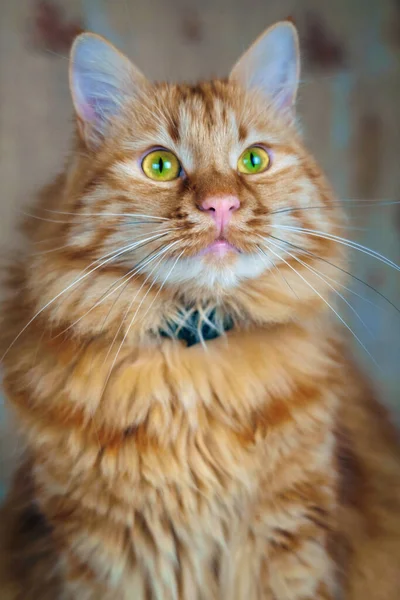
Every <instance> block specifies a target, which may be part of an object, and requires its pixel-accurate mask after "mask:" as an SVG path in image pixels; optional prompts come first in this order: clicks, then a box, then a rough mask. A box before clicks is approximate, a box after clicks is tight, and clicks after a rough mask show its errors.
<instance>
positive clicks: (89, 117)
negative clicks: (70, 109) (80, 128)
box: [80, 102, 96, 123]
mask: <svg viewBox="0 0 400 600" xmlns="http://www.w3.org/2000/svg"><path fill="white" fill-rule="evenodd" d="M80 108H81V118H82V119H83V120H84V121H89V122H90V123H92V122H93V121H94V120H95V118H96V112H95V110H94V108H93V107H92V106H91V105H90V104H88V103H87V102H84V103H82V104H81V107H80Z"/></svg>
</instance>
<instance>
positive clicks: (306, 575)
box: [0, 21, 400, 600]
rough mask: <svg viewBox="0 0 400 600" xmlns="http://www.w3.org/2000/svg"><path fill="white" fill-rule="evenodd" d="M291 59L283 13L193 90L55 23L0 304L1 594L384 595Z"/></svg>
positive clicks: (367, 458) (375, 455) (330, 227)
mask: <svg viewBox="0 0 400 600" xmlns="http://www.w3.org/2000/svg"><path fill="white" fill-rule="evenodd" d="M299 64H300V61H299V44H298V36H297V33H296V29H295V27H294V25H293V24H292V23H291V22H289V21H287V22H286V21H284V22H280V23H277V24H276V25H274V26H273V27H270V28H269V29H267V31H266V32H265V33H264V34H263V35H261V37H260V38H258V40H256V42H255V43H254V44H253V45H252V46H251V47H250V49H249V50H247V52H245V54H244V55H243V56H242V57H241V58H240V60H239V61H238V62H237V63H236V65H235V66H234V68H233V69H232V71H231V73H230V75H229V77H228V78H227V79H226V80H212V81H206V82H200V83H198V84H197V85H188V84H180V85H175V84H169V83H150V82H149V81H148V80H147V79H146V78H145V77H144V75H143V74H142V73H141V72H140V71H139V70H138V69H137V68H136V67H135V66H133V65H132V64H131V62H130V61H129V60H128V59H127V58H126V57H125V56H123V55H122V54H121V53H120V52H119V51H118V50H116V49H115V48H114V47H113V46H112V45H111V44H109V43H108V42H107V41H106V40H104V39H103V38H101V37H99V36H97V35H95V34H90V33H83V34H81V35H80V36H79V37H78V38H77V39H76V41H75V42H74V45H73V48H72V51H71V61H70V87H71V92H72V99H73V103H74V108H75V114H76V135H75V139H74V144H73V148H72V152H71V155H70V158H69V160H68V162H67V164H66V167H65V170H64V171H63V172H62V173H61V174H60V175H59V176H58V177H57V178H56V180H55V181H54V182H53V183H51V184H50V185H49V186H48V187H47V188H46V189H45V190H44V191H43V193H42V194H41V196H40V199H39V201H38V204H37V205H36V208H35V209H34V210H33V212H32V215H31V218H29V219H27V221H26V223H25V225H24V230H25V233H26V236H27V239H28V240H29V245H28V247H27V249H26V250H25V251H24V252H23V253H22V254H21V257H20V258H18V259H16V260H15V262H14V263H13V264H12V265H11V267H10V269H9V281H8V289H9V290H10V292H12V293H11V295H10V299H9V300H7V301H6V302H5V304H4V306H3V324H2V330H1V331H2V336H1V345H2V347H3V353H4V357H3V365H4V389H5V393H6V396H7V398H8V404H9V405H10V407H11V408H12V411H13V414H14V416H15V418H16V420H17V423H18V426H19V431H20V432H21V435H22V436H23V440H24V452H23V457H22V459H21V465H20V467H19V469H18V471H17V473H16V475H15V478H14V483H13V486H12V487H11V490H10V492H9V495H8V499H7V501H6V503H5V506H4V507H3V513H2V527H3V531H2V536H1V539H2V554H1V566H0V569H1V570H2V574H1V577H0V580H1V589H2V595H1V597H2V598H7V599H11V598H12V599H19V598H21V599H30V598H32V599H33V598H35V599H37V598H41V600H42V599H44V600H46V599H47V598H48V599H50V598H51V599H52V600H54V599H55V598H56V599H58V598H60V599H77V600H89V599H96V600H105V599H109V598H110V599H113V600H115V599H121V600H125V599H130V600H132V599H135V600H145V599H157V600H178V599H179V600H228V599H229V600H259V599H262V600H315V599H325V600H333V599H346V600H347V599H349V600H361V599H362V600H368V599H370V600H372V599H373V600H378V599H385V600H395V599H397V598H399V597H400V568H399V567H400V520H399V517H400V477H399V475H400V451H399V443H398V437H397V432H396V431H395V430H394V429H393V427H392V425H391V423H390V419H389V417H388V415H386V412H385V410H384V409H383V407H381V406H380V404H379V403H378V402H377V401H376V400H375V398H374V394H373V391H372V390H371V389H370V385H369V383H368V382H367V381H366V380H365V378H364V376H363V375H362V374H361V373H360V372H359V371H358V369H357V367H356V366H355V364H354V362H353V360H352V357H351V354H350V352H349V350H348V348H349V343H348V339H347V336H346V335H345V333H344V331H343V330H344V328H343V327H342V325H341V323H340V322H339V321H338V320H336V322H335V321H334V315H333V310H335V308H334V307H335V305H336V301H337V300H338V299H341V298H343V286H344V285H345V281H346V273H347V271H346V253H345V252H344V246H343V244H340V243H338V238H337V236H342V235H343V225H344V223H345V215H344V214H343V212H342V210H341V205H340V203H339V202H338V201H336V200H335V197H334V195H333V193H332V191H331V188H330V186H329V184H328V182H327V181H326V179H325V177H324V175H323V173H322V172H321V170H320V168H319V166H318V165H317V163H316V161H315V160H314V158H313V157H312V156H311V155H310V153H309V152H308V151H307V149H306V148H305V147H304V145H303V142H302V140H301V137H300V134H299V133H298V124H297V116H296V111H295V102H296V95H297V88H298V84H299ZM332 317H333V318H332Z"/></svg>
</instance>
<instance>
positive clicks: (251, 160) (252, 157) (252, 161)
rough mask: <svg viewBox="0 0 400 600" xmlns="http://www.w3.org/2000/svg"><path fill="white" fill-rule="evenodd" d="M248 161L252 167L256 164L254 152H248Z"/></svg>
mask: <svg viewBox="0 0 400 600" xmlns="http://www.w3.org/2000/svg"><path fill="white" fill-rule="evenodd" d="M250 162H251V165H252V166H253V167H255V166H256V164H257V161H256V160H255V159H254V154H253V153H252V152H250Z"/></svg>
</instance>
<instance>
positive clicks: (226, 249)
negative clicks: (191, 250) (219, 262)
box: [198, 237, 239, 257]
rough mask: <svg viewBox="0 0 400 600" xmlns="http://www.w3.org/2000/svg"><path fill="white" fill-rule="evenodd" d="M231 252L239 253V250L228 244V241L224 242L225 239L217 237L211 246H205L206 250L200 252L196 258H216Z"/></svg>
mask: <svg viewBox="0 0 400 600" xmlns="http://www.w3.org/2000/svg"><path fill="white" fill-rule="evenodd" d="M231 252H234V253H239V249H238V248H236V246H234V245H233V244H231V243H230V242H228V240H226V239H225V238H223V237H219V238H217V239H216V240H214V241H213V242H211V244H209V245H208V246H206V248H204V249H203V250H200V252H199V254H198V256H207V255H213V256H216V257H223V256H225V255H226V254H229V253H231Z"/></svg>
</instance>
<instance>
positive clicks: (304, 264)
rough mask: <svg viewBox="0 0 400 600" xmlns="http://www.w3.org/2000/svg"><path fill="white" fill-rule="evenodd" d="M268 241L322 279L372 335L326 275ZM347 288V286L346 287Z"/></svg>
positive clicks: (370, 333) (280, 246) (370, 332)
mask: <svg viewBox="0 0 400 600" xmlns="http://www.w3.org/2000/svg"><path fill="white" fill-rule="evenodd" d="M268 243H270V244H273V245H274V246H275V247H277V248H278V249H279V250H283V252H286V253H287V254H288V255H289V256H291V257H292V258H293V259H294V260H296V261H297V262H298V263H300V264H301V265H303V267H305V268H306V269H307V270H308V271H310V272H312V273H314V275H316V277H318V279H320V280H321V281H323V282H324V283H325V284H326V285H327V286H328V287H329V288H330V289H331V290H333V292H334V293H335V294H337V295H338V296H339V298H341V299H342V300H343V302H345V304H347V306H348V307H349V308H350V310H351V311H352V312H353V313H354V314H355V316H356V317H357V319H359V321H360V322H361V323H362V325H363V326H364V327H365V329H366V331H367V332H368V333H369V335H371V336H372V335H373V334H372V331H371V329H370V328H369V327H368V325H367V324H366V323H365V322H364V320H363V319H362V318H361V317H360V315H359V314H358V312H357V311H356V309H355V308H354V306H352V305H351V304H350V302H349V301H348V300H347V299H346V298H345V297H344V296H343V294H341V293H340V292H339V291H338V290H337V289H335V288H334V287H333V285H331V284H330V283H329V281H327V279H328V277H325V275H323V274H322V273H320V272H319V271H318V270H317V269H314V268H313V267H311V266H310V265H308V264H307V263H306V262H304V261H303V260H302V259H301V258H299V257H298V256H296V255H295V254H292V253H291V252H289V251H288V250H286V249H285V248H284V247H282V245H281V244H280V245H278V244H276V242H272V240H268ZM346 289H347V288H346Z"/></svg>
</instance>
